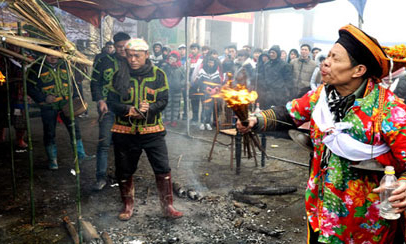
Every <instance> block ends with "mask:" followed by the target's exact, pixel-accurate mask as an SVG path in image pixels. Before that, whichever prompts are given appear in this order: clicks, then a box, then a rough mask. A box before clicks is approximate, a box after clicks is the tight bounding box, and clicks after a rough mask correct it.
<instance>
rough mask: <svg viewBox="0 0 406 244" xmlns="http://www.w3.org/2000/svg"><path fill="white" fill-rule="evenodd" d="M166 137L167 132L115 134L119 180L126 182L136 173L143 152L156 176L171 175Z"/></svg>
mask: <svg viewBox="0 0 406 244" xmlns="http://www.w3.org/2000/svg"><path fill="white" fill-rule="evenodd" d="M165 135H166V132H158V133H151V134H145V135H140V134H136V135H130V134H120V133H113V142H114V156H115V164H116V177H117V179H118V180H126V179H128V178H130V177H131V176H132V175H133V174H134V173H135V171H136V170H137V167H138V161H139V159H140V156H141V154H142V151H143V150H144V151H145V152H146V154H147V157H148V161H149V163H150V164H151V167H152V169H153V171H154V173H155V174H166V173H169V172H170V171H171V168H170V167H169V159H168V149H167V147H166V142H165Z"/></svg>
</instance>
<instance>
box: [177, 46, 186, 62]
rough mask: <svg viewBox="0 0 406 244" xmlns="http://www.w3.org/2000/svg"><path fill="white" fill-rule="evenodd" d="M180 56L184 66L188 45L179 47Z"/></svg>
mask: <svg viewBox="0 0 406 244" xmlns="http://www.w3.org/2000/svg"><path fill="white" fill-rule="evenodd" d="M178 51H179V55H180V62H181V64H182V65H185V63H186V45H185V44H180V45H179V47H178Z"/></svg>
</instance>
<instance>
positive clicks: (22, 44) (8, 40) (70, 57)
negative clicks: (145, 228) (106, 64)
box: [1, 35, 93, 66]
mask: <svg viewBox="0 0 406 244" xmlns="http://www.w3.org/2000/svg"><path fill="white" fill-rule="evenodd" d="M1 37H2V41H4V42H6V43H9V44H13V45H15V46H19V47H22V48H27V49H31V50H34V51H37V52H41V53H44V54H47V55H53V56H57V57H59V58H63V59H65V60H72V61H73V62H77V63H81V64H85V65H88V66H92V65H93V62H92V61H90V60H87V59H83V58H80V57H76V56H73V55H70V54H67V53H63V52H59V51H57V50H53V49H50V48H46V47H42V46H39V45H36V44H33V43H28V42H24V41H21V40H19V39H18V38H15V37H14V36H11V35H2V36H1Z"/></svg>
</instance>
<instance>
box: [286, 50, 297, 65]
mask: <svg viewBox="0 0 406 244" xmlns="http://www.w3.org/2000/svg"><path fill="white" fill-rule="evenodd" d="M291 53H294V54H296V57H299V52H298V51H297V49H294V48H293V49H290V51H289V53H288V61H287V63H290V61H292V60H291V59H290V54H291Z"/></svg>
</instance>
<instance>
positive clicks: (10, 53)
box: [0, 47, 34, 63]
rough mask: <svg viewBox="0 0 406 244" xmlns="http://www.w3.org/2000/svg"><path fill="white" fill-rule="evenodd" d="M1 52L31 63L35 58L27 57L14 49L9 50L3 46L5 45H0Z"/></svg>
mask: <svg viewBox="0 0 406 244" xmlns="http://www.w3.org/2000/svg"><path fill="white" fill-rule="evenodd" d="M0 52H1V53H3V54H6V55H9V56H13V57H15V58H18V59H21V60H23V61H25V62H29V63H31V62H33V61H34V59H31V58H29V57H25V56H23V55H21V54H19V53H16V52H13V51H11V50H8V49H6V48H3V47H0Z"/></svg>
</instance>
